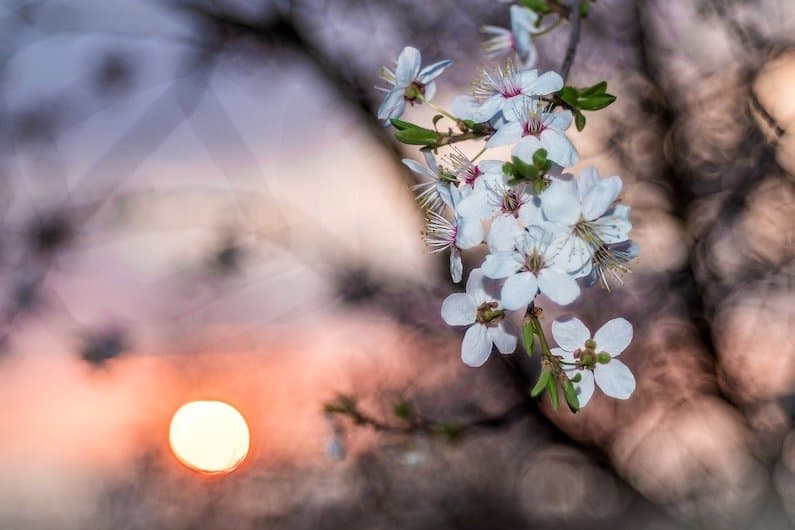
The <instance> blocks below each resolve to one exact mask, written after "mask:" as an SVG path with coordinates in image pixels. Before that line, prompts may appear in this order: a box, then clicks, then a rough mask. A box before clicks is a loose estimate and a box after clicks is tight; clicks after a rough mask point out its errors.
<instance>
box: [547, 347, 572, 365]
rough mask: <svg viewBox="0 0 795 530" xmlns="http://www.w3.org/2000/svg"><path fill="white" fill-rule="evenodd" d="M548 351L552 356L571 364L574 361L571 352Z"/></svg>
mask: <svg viewBox="0 0 795 530" xmlns="http://www.w3.org/2000/svg"><path fill="white" fill-rule="evenodd" d="M549 351H550V352H551V353H552V355H557V356H558V357H560V358H561V359H563V360H564V361H566V362H570V363H573V362H574V361H576V359H575V358H574V352H573V351H568V350H564V349H563V348H550V349H549Z"/></svg>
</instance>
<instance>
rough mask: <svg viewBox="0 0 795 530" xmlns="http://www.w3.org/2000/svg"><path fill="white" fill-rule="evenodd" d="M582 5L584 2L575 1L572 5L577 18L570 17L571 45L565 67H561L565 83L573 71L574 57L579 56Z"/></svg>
mask: <svg viewBox="0 0 795 530" xmlns="http://www.w3.org/2000/svg"><path fill="white" fill-rule="evenodd" d="M581 4H582V0H574V1H573V2H572V3H571V11H570V13H574V14H575V16H573V17H569V21H570V22H569V23H570V25H571V28H570V32H569V45H568V46H567V47H566V56H565V57H564V58H563V65H562V66H561V67H560V75H561V77H563V82H564V83H565V82H566V79H568V77H569V72H570V71H571V67H572V65H573V64H574V56H575V55H576V54H577V45H578V44H579V42H580V19H581V18H582V17H581V16H580V5H581Z"/></svg>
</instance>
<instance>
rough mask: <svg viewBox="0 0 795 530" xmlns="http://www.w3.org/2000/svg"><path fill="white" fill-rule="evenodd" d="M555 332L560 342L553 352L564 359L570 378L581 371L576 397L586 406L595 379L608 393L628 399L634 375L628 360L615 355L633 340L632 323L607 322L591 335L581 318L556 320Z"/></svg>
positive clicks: (632, 386) (620, 319)
mask: <svg viewBox="0 0 795 530" xmlns="http://www.w3.org/2000/svg"><path fill="white" fill-rule="evenodd" d="M552 336H553V337H554V338H555V341H556V342H557V343H558V345H559V346H560V347H559V348H552V350H551V351H552V354H553V355H556V356H559V357H560V358H561V360H562V361H564V362H566V363H570V364H569V365H567V366H565V369H566V371H567V375H568V376H569V377H570V378H573V377H575V375H577V374H579V376H580V380H579V382H575V383H573V384H574V387H575V389H576V390H577V398H578V400H579V402H580V406H581V407H584V406H585V405H586V404H587V403H588V401H590V399H591V396H592V395H593V391H594V383H596V385H597V386H598V387H599V388H600V389H601V390H602V392H604V393H605V394H606V395H608V396H610V397H613V398H616V399H629V397H630V396H631V395H632V392H633V391H634V390H635V376H633V375H632V372H631V371H630V369H629V368H628V367H627V365H626V364H624V363H623V362H621V361H620V360H618V359H616V357H617V356H618V355H620V354H621V352H623V351H624V350H625V349H626V348H627V346H629V343H630V342H631V341H632V324H630V323H629V322H627V320H626V319H624V318H614V319H613V320H610V321H608V322H606V323H605V324H604V325H603V326H602V327H601V328H599V330H598V331H597V332H596V334H595V335H594V336H593V338H591V332H590V331H589V330H588V328H587V327H586V326H585V324H583V323H582V322H581V321H580V320H579V319H577V318H572V319H570V320H566V321H558V320H555V321H554V322H553V323H552Z"/></svg>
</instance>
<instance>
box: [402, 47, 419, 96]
mask: <svg viewBox="0 0 795 530" xmlns="http://www.w3.org/2000/svg"><path fill="white" fill-rule="evenodd" d="M421 62H422V58H421V56H420V51H419V50H418V49H417V48H414V47H412V46H406V47H405V48H403V51H402V52H400V55H398V59H397V68H396V69H395V79H396V80H397V82H396V83H395V86H396V87H403V88H405V87H407V86H408V85H410V84H411V83H412V82H413V81H414V80H415V79H417V75H418V74H419V73H420V63H421Z"/></svg>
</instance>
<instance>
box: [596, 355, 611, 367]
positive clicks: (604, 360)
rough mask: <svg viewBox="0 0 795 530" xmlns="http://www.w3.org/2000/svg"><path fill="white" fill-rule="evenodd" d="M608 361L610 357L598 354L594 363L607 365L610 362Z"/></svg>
mask: <svg viewBox="0 0 795 530" xmlns="http://www.w3.org/2000/svg"><path fill="white" fill-rule="evenodd" d="M610 359H612V357H611V356H610V354H609V353H607V352H599V353H597V354H596V362H598V363H599V364H607V363H609V362H610Z"/></svg>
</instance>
